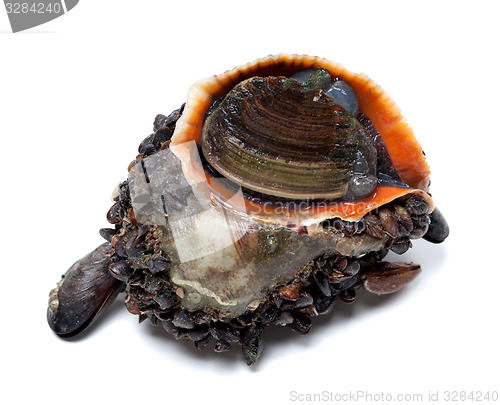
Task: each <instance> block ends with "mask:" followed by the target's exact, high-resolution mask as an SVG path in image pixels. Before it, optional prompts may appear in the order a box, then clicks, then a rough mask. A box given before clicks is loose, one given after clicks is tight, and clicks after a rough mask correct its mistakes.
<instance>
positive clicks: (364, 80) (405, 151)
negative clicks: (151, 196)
mask: <svg viewBox="0 0 500 405" xmlns="http://www.w3.org/2000/svg"><path fill="white" fill-rule="evenodd" d="M310 67H315V68H318V67H321V68H325V69H327V70H328V71H329V72H330V74H331V75H332V76H333V77H338V78H339V79H342V80H345V81H346V82H347V83H348V84H349V85H350V86H351V87H352V88H353V90H354V92H355V93H356V96H357V98H358V102H359V107H360V110H361V111H363V113H364V114H365V115H366V116H368V118H369V119H370V120H371V121H372V123H373V124H374V125H375V127H376V128H377V130H378V131H379V132H380V134H381V135H382V138H383V139H384V142H385V144H386V147H387V149H388V151H389V154H390V156H391V159H392V161H393V164H394V166H395V168H396V170H397V171H398V173H399V175H400V176H401V178H402V179H403V180H404V181H405V182H406V183H407V184H409V185H410V186H411V187H413V188H411V189H397V188H392V187H377V189H376V191H375V192H374V193H373V194H372V196H370V197H368V198H366V199H365V200H362V201H358V202H356V203H351V202H347V203H334V204H332V205H331V207H329V208H326V209H322V210H316V209H315V210H311V209H306V210H296V211H294V212H280V213H277V212H276V211H272V212H263V211H262V209H261V208H260V207H256V206H255V204H254V203H250V202H246V207H244V209H245V211H246V212H247V213H250V215H251V216H252V217H254V218H255V219H258V220H261V221H264V222H280V223H285V224H290V223H294V224H295V225H299V224H301V225H311V224H314V223H318V222H320V221H322V220H324V219H326V218H332V217H340V218H343V219H345V220H357V219H359V218H361V217H362V216H363V215H365V214H366V213H367V212H369V211H371V210H373V209H375V208H377V207H379V206H382V205H384V204H386V203H388V202H390V201H392V200H394V199H396V198H398V197H401V196H404V195H406V194H409V193H418V194H421V195H422V196H423V197H424V198H425V199H426V200H427V202H428V203H429V205H430V206H431V209H433V207H434V204H433V202H432V199H431V198H430V196H429V195H428V194H427V189H428V184H429V175H430V171H429V167H428V165H427V163H426V161H425V157H424V155H423V153H422V149H421V147H420V145H419V144H418V142H417V140H416V139H415V136H414V134H413V131H412V129H411V127H410V126H409V125H408V124H407V122H406V120H405V119H404V117H403V116H402V115H401V112H400V110H399V108H398V106H397V105H396V104H395V102H394V101H393V100H392V99H391V98H390V97H389V96H388V95H387V94H386V93H385V92H384V90H383V89H382V88H381V87H380V86H379V85H377V84H376V83H375V82H373V81H372V80H371V79H370V78H368V77H367V76H366V75H364V74H357V73H352V72H350V71H348V70H347V69H345V68H344V66H342V65H340V64H338V63H335V62H332V61H330V60H327V59H324V58H320V57H315V56H307V55H290V54H279V55H270V56H268V57H265V58H261V59H257V60H256V61H253V62H250V63H247V64H246V65H242V66H238V67H235V68H234V69H232V70H228V71H226V72H224V73H222V74H220V75H215V76H212V77H209V78H207V79H203V80H200V81H198V82H196V83H195V84H194V85H193V86H192V87H191V88H190V89H189V92H188V98H187V102H186V105H185V108H184V112H183V115H182V117H181V118H180V119H179V121H178V122H177V125H176V129H175V132H174V134H173V137H172V151H173V152H174V153H175V154H176V155H177V157H178V158H180V159H181V161H182V162H183V171H184V173H185V175H186V177H187V178H188V179H190V181H192V182H193V183H198V184H206V183H207V179H206V175H205V173H204V172H203V169H202V168H201V167H199V165H198V164H197V163H196V161H195V159H193V156H192V153H193V148H192V147H191V148H189V147H186V146H185V145H186V143H187V142H189V141H195V142H196V143H198V142H199V140H200V137H201V130H202V126H203V121H204V117H205V113H206V111H207V110H208V108H209V107H210V105H211V104H212V103H213V102H214V101H215V100H216V99H218V98H219V97H221V96H223V95H224V94H226V93H227V92H228V91H229V90H230V89H232V88H233V87H234V86H235V85H236V84H237V83H239V82H240V81H242V80H245V79H247V78H250V77H254V76H269V75H284V76H289V75H291V74H293V73H294V72H296V71H298V70H302V69H306V68H310ZM209 183H210V180H209ZM205 192H207V193H208V194H209V195H207V197H208V198H210V199H217V200H224V193H225V190H223V189H221V188H220V187H219V188H215V189H214V187H212V184H210V187H208V188H206V189H205ZM216 194H219V198H218V197H217V196H215V197H214V195H216Z"/></svg>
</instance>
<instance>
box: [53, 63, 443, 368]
mask: <svg viewBox="0 0 500 405" xmlns="http://www.w3.org/2000/svg"><path fill="white" fill-rule="evenodd" d="M429 175H430V171H429V167H428V165H427V163H426V160H425V156H424V154H423V152H422V149H421V147H420V145H419V144H418V142H417V140H416V139H415V136H414V135H413V131H412V130H411V128H410V127H409V126H408V124H407V123H406V121H405V120H404V118H403V117H402V116H401V114H400V111H399V109H398V108H397V106H396V105H395V104H394V102H393V101H392V100H391V99H390V98H389V97H388V96H387V94H386V93H385V92H384V91H383V90H382V89H381V88H380V87H379V86H378V85H376V84H375V83H374V82H373V81H372V80H370V79H369V78H368V77H366V76H365V75H360V74H354V73H351V72H349V71H347V70H346V69H345V68H344V67H342V66H341V65H338V64H336V63H333V62H331V61H329V60H326V59H322V58H318V57H311V56H306V55H286V54H280V55H276V56H269V57H266V58H263V59H259V60H256V61H254V62H251V63H248V64H246V65H243V66H239V67H236V68H234V69H232V70H230V71H227V72H225V73H223V74H221V75H217V76H213V77H210V78H208V79H206V80H202V81H199V82H197V83H196V84H195V85H193V87H192V88H191V89H190V91H189V94H188V99H187V102H186V103H185V104H184V105H182V107H181V108H180V109H178V110H176V111H174V112H173V113H171V114H170V115H168V116H165V115H158V116H157V117H156V119H155V122H154V132H153V133H152V134H151V135H149V136H148V137H146V138H145V139H144V141H143V142H142V143H141V144H140V146H139V155H138V156H137V157H136V159H135V160H134V161H133V162H132V163H131V164H130V166H129V175H128V178H127V180H126V181H124V182H123V183H122V184H121V185H120V186H119V187H118V189H117V190H116V192H115V193H114V195H113V198H114V203H113V206H112V207H111V209H110V210H109V212H108V214H107V219H108V222H109V223H110V224H111V225H112V227H111V228H105V229H102V230H101V235H102V236H103V237H104V238H105V239H106V241H107V242H106V243H104V244H103V245H101V246H99V247H98V248H97V249H96V250H94V251H93V252H91V253H89V254H88V255H87V256H85V257H84V258H83V259H81V260H79V261H78V262H76V263H75V264H74V265H73V266H72V267H71V268H70V269H69V270H68V272H67V273H66V274H65V276H63V279H62V280H61V282H60V283H58V285H57V288H55V289H54V290H52V291H51V293H50V300H49V308H48V313H47V315H48V321H49V325H50V326H51V328H52V329H53V330H54V331H55V333H57V334H58V335H59V336H61V337H69V336H74V335H76V334H78V333H80V332H81V331H82V330H84V329H86V328H87V327H88V326H89V325H90V324H91V323H92V322H93V321H94V320H95V319H96V318H97V317H98V316H99V314H101V313H102V312H103V309H104V308H105V307H106V305H107V304H109V303H110V302H111V301H112V300H113V299H114V298H115V296H116V295H117V294H118V293H119V292H121V291H125V305H126V307H127V309H128V310H129V311H130V312H131V313H132V314H135V315H138V316H139V321H143V320H145V319H149V321H150V322H151V323H152V324H153V325H161V326H163V328H164V329H165V330H166V331H167V332H168V333H169V334H171V335H173V336H174V338H175V339H186V340H190V341H192V342H193V343H194V345H195V346H196V348H198V349H200V350H201V349H203V348H205V347H206V346H207V345H209V344H211V345H212V347H213V348H214V350H215V351H216V352H222V351H226V350H229V349H230V348H231V345H234V344H237V345H241V347H242V349H243V355H244V358H245V360H246V362H247V364H249V365H250V364H253V363H255V361H256V360H257V359H258V357H259V356H260V354H261V352H262V348H263V341H264V329H265V327H266V326H268V325H282V326H289V327H291V328H292V329H293V330H295V331H297V332H299V333H302V334H304V333H307V332H309V330H310V329H311V318H312V317H314V316H317V315H321V314H325V313H327V312H328V311H329V310H330V309H331V308H332V307H333V305H334V304H335V302H337V301H339V300H340V301H344V302H346V303H351V302H353V301H354V300H355V298H356V292H357V290H358V289H359V288H360V287H363V288H364V289H365V290H367V291H369V292H372V293H374V294H389V293H394V292H396V291H398V290H400V289H401V288H403V287H404V286H405V285H407V284H408V283H409V282H410V281H411V280H413V279H414V278H415V277H416V276H417V275H418V274H419V273H420V271H421V269H420V266H419V265H417V264H408V263H390V262H385V261H383V259H384V257H385V256H386V255H387V253H388V252H389V251H391V250H392V251H393V252H395V253H397V254H402V253H404V252H405V251H407V250H408V249H409V248H410V247H411V246H412V243H411V240H414V239H419V238H424V239H426V240H428V241H430V242H433V243H440V242H443V241H444V240H445V239H446V238H447V236H448V234H449V228H448V225H447V223H446V221H445V219H444V217H443V215H442V214H441V213H440V212H439V211H438V210H437V209H436V208H435V206H434V202H433V200H432V198H431V196H430V194H429V192H428V188H429Z"/></svg>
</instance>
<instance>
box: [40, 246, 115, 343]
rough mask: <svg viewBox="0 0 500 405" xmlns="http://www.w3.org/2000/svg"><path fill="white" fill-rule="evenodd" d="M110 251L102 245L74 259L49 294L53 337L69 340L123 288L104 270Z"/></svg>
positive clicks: (91, 320) (108, 262) (49, 319)
mask: <svg viewBox="0 0 500 405" xmlns="http://www.w3.org/2000/svg"><path fill="white" fill-rule="evenodd" d="M111 249H112V248H111V245H110V244H109V243H107V242H106V243H103V244H102V245H100V246H99V247H98V248H97V249H95V250H94V251H92V252H90V253H89V254H88V255H87V256H85V257H84V258H82V259H80V260H78V261H77V262H76V263H75V264H73V266H71V267H70V268H69V270H68V271H67V272H66V274H65V275H64V276H63V280H62V282H61V283H60V284H59V286H58V288H56V289H54V290H52V291H51V293H50V299H49V308H48V309H47V320H48V322H49V326H50V327H51V328H52V330H53V331H54V332H55V333H56V334H57V335H59V336H61V337H71V336H75V335H77V334H78V333H80V332H82V331H83V330H84V329H86V328H87V327H88V326H89V325H90V324H91V323H92V322H93V321H94V320H95V319H96V318H97V317H98V315H99V314H101V313H102V311H103V309H104V308H106V306H107V305H108V304H110V303H111V302H112V301H113V300H114V299H115V297H116V296H117V294H118V293H119V292H120V291H121V289H122V288H123V286H124V284H123V283H122V282H121V281H119V280H117V279H116V278H114V277H113V276H112V275H111V274H110V273H109V271H108V267H109V265H110V259H109V256H108V253H109V252H110V251H111Z"/></svg>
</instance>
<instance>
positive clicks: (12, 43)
mask: <svg viewBox="0 0 500 405" xmlns="http://www.w3.org/2000/svg"><path fill="white" fill-rule="evenodd" d="M496 4H498V3H496V2H494V1H491V2H483V1H474V2H471V1H467V2H458V1H454V2H438V1H433V2H427V1H418V2H411V3H410V2H389V1H377V2H375V1H370V2H360V1H345V0H344V1H342V2H336V1H316V2H313V1H309V2H295V1H271V0H268V1H255V0H254V1H252V2H248V3H247V2H238V1H234V0H233V1H214V0H211V1H200V2H194V1H192V2H187V1H186V2H180V1H175V2H173V1H172V2H167V1H160V0H158V1H153V0H144V1H141V2H139V1H130V0H107V1H96V0H81V1H80V3H79V4H78V5H77V6H76V7H75V8H74V9H73V10H72V11H70V12H69V13H68V14H67V15H65V16H63V17H61V18H58V19H56V20H54V21H52V22H49V23H47V24H45V25H42V26H40V27H36V28H34V29H32V30H29V31H27V32H24V33H18V34H12V33H9V30H10V27H9V25H8V20H7V16H6V13H5V12H4V11H3V7H0V31H2V32H1V34H0V62H1V63H0V137H1V138H0V142H1V149H0V150H1V159H2V176H1V199H0V204H1V211H0V212H1V221H0V224H1V225H0V226H1V235H2V242H1V244H0V246H1V271H2V276H1V286H2V287H1V294H0V300H1V308H2V323H1V334H0V339H1V345H0V350H1V368H2V370H3V372H4V373H5V374H4V376H3V377H1V378H0V384H1V389H0V398H1V402H2V403H5V404H6V403H9V404H11V403H15V404H17V403H31V404H37V403H42V402H43V403H45V402H46V401H50V402H51V403H75V404H84V403H85V404H88V403H107V404H111V403H116V404H138V403H149V404H174V403H175V404H180V403H189V404H194V403H208V404H212V403H218V404H224V403H238V404H240V403H241V404H256V403H273V404H286V403H290V402H292V403H293V402H298V401H293V400H294V399H297V398H298V397H297V395H299V394H308V393H310V394H314V393H322V392H323V391H325V392H332V393H334V394H346V393H347V394H348V393H349V392H350V391H352V392H357V391H368V392H369V393H371V394H381V393H385V394H391V395H393V396H394V397H395V396H396V394H399V393H403V394H414V393H417V394H423V398H424V399H426V398H427V396H428V393H429V391H431V392H432V393H435V392H436V391H438V392H439V398H440V402H442V403H445V401H444V396H445V391H452V390H458V391H460V390H464V391H467V392H470V391H474V392H475V391H483V392H485V391H488V390H490V391H491V390H497V391H499V390H500V384H499V382H498V381H499V380H500V379H499V376H500V369H499V360H500V355H499V340H500V333H499V331H498V324H499V315H498V313H499V299H498V296H499V291H498V288H499V281H500V276H499V273H500V266H499V259H498V258H497V257H496V253H497V252H498V251H499V247H498V242H497V241H498V226H499V225H500V224H499V220H498V218H499V214H498V212H499V211H498V209H499V205H498V188H499V186H498V184H499V162H500V159H499V157H498V151H499V142H498V138H499V136H500V131H499V118H498V116H499V107H500V103H499V94H500V85H499V71H500V63H499V61H498V47H499V45H498V41H499V39H500V29H499V24H498V15H499V8H498V7H497V6H496ZM279 52H289V53H306V54H312V55H319V56H323V57H326V58H329V59H332V60H335V61H337V62H340V63H342V64H344V65H345V66H346V67H347V68H348V69H350V70H353V71H357V72H359V71H362V72H364V73H366V74H368V75H369V76H370V77H372V78H373V79H374V80H375V81H377V82H378V83H380V84H381V85H382V86H383V87H384V88H385V89H386V91H387V92H388V93H389V94H390V95H391V96H392V97H393V98H394V99H395V100H396V102H397V103H398V104H399V105H400V107H401V108H402V111H403V114H404V115H405V117H406V118H407V120H408V121H409V122H410V124H411V125H412V126H413V128H414V130H415V133H416V135H417V138H418V140H419V142H420V143H421V145H422V146H423V148H424V150H425V152H426V154H427V157H428V161H429V163H430V165H431V169H432V171H433V175H432V186H431V191H432V193H433V196H434V198H435V201H436V203H437V205H438V206H439V207H440V208H441V210H442V212H443V213H444V214H445V215H446V217H447V219H448V221H449V223H450V227H451V236H450V237H449V239H448V240H447V241H446V242H445V243H444V244H442V245H432V244H430V243H427V242H425V241H418V242H416V243H415V244H414V248H413V249H412V250H411V251H409V252H408V253H406V254H405V255H404V256H403V257H396V256H391V259H392V260H404V261H414V262H417V263H420V264H421V265H422V268H423V272H422V274H421V275H420V276H419V277H418V278H417V279H416V280H415V282H414V283H413V284H411V285H410V286H409V287H407V288H406V289H405V290H403V291H401V292H399V293H397V294H395V295H393V296H390V297H383V298H379V297H376V296H369V295H368V294H367V293H363V292H362V293H361V294H360V296H359V298H358V300H357V302H356V303H354V304H353V305H351V306H348V305H346V304H339V305H338V306H337V307H336V308H335V310H334V311H333V312H332V313H330V314H328V315H326V316H323V317H320V318H317V319H314V320H313V328H312V330H311V332H310V334H308V335H307V336H300V335H298V334H296V333H294V332H293V331H292V330H291V329H289V328H277V327H276V328H269V329H267V330H266V341H265V348H264V352H263V355H262V357H261V359H260V360H259V362H258V364H257V365H256V366H253V367H251V368H249V367H247V366H246V364H245V363H244V361H243V357H242V355H241V353H240V349H239V347H234V348H233V350H231V352H229V353H223V354H216V353H214V352H212V351H211V350H210V349H209V348H207V349H206V351H205V352H198V351H196V350H195V349H194V347H193V346H192V345H191V344H190V343H186V342H177V341H175V340H174V339H173V338H171V337H170V336H169V335H167V333H166V332H164V331H163V329H161V328H154V327H152V326H150V325H148V324H147V323H146V322H145V323H143V324H141V325H138V324H137V317H135V316H132V315H130V314H129V313H128V312H127V311H126V309H125V307H124V305H123V303H122V302H120V301H123V297H122V296H120V297H119V299H118V300H117V302H115V303H114V305H113V306H112V307H111V309H110V311H109V313H108V314H107V316H106V317H105V318H104V319H102V320H101V321H99V322H98V323H97V324H95V325H94V327H93V328H92V329H91V331H89V333H85V334H84V336H82V337H81V338H79V339H76V340H72V341H64V340H61V339H59V338H57V337H56V336H55V335H54V334H53V333H52V332H51V330H50V329H49V327H48V326H47V323H46V319H45V312H46V306H47V298H48V293H49V290H50V289H51V288H53V287H54V285H55V283H56V282H57V281H59V278H60V276H61V274H62V273H64V272H65V271H66V269H67V268H68V267H69V266H70V265H71V264H72V263H73V262H74V261H75V260H77V259H79V258H80V257H82V256H83V255H85V254H86V253H87V252H89V251H90V250H92V249H93V248H94V247H95V246H97V245H98V244H100V243H101V242H102V239H101V238H100V236H99V235H98V230H99V228H101V227H105V226H106V225H107V223H106V220H105V214H106V212H107V210H108V208H109V206H110V205H111V201H110V194H111V191H112V190H113V189H114V187H115V186H116V185H117V184H118V183H119V182H120V181H122V180H124V179H125V178H126V175H127V166H128V163H129V162H130V161H131V160H132V159H133V158H134V157H135V155H136V153H137V149H136V148H137V146H138V144H139V143H140V141H141V140H142V139H143V138H144V137H145V136H147V135H148V134H149V133H150V132H151V130H152V124H153V119H154V117H155V115H156V114H157V113H164V114H167V113H170V112H171V111H172V110H173V109H175V108H177V107H178V106H180V104H181V103H182V102H184V100H185V96H186V92H187V89H188V87H189V86H190V85H191V84H192V83H193V82H194V81H195V80H197V79H200V78H204V77H207V76H210V75H212V74H216V73H221V72H223V71H225V70H227V69H230V68H232V67H234V66H236V65H239V64H242V63H246V62H249V61H251V60H253V59H256V58H258V57H262V56H265V55H268V54H274V53H279ZM293 392H296V394H294V393H293ZM2 397H5V398H2ZM6 398H9V399H6ZM4 399H5V400H4ZM28 401H29V402H28ZM360 403H361V401H360Z"/></svg>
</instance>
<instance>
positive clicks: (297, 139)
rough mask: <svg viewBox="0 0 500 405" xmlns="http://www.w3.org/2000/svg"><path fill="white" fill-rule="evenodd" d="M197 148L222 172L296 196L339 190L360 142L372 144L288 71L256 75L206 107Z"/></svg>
mask: <svg viewBox="0 0 500 405" xmlns="http://www.w3.org/2000/svg"><path fill="white" fill-rule="evenodd" d="M201 143H202V151H203V155H204V156H205V158H206V159H207V161H208V162H209V163H210V165H211V166H212V167H214V168H215V169H216V170H217V171H218V172H219V173H221V174H222V175H223V176H224V177H226V178H228V179H230V180H232V181H234V182H236V183H237V184H239V185H241V186H243V187H246V188H248V189H250V190H254V191H257V192H261V193H265V194H270V195H273V196H278V197H284V198H294V199H307V198H309V199H316V198H328V199H334V198H341V197H343V196H344V195H346V193H347V192H348V186H349V180H350V179H351V177H352V173H353V167H354V164H355V161H356V156H357V153H358V151H359V150H363V154H364V155H367V156H371V157H372V159H371V160H372V162H373V163H372V166H374V165H375V156H376V150H375V147H374V146H373V144H372V143H371V142H370V140H369V138H368V135H367V134H366V131H365V129H364V128H363V127H362V126H361V125H360V124H359V122H358V121H357V120H356V119H355V118H354V117H353V116H352V115H351V114H349V113H347V112H346V111H344V110H343V109H342V108H341V107H340V106H338V105H337V104H335V103H334V102H333V100H332V99H331V98H329V97H328V96H326V95H325V93H324V92H323V91H322V90H320V89H317V90H315V91H306V90H305V89H304V87H303V86H302V85H301V84H300V83H299V82H298V81H296V80H294V79H289V78H286V77H274V76H271V77H254V78H251V79H247V80H245V81H243V82H241V83H239V84H238V85H237V86H235V87H234V88H233V89H232V90H231V91H230V92H229V93H228V94H227V95H226V97H224V99H223V100H222V102H220V104H219V105H218V106H217V107H215V108H214V110H213V111H212V112H211V114H210V115H209V117H208V118H207V121H206V123H205V125H204V126H203V133H202V142H201Z"/></svg>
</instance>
